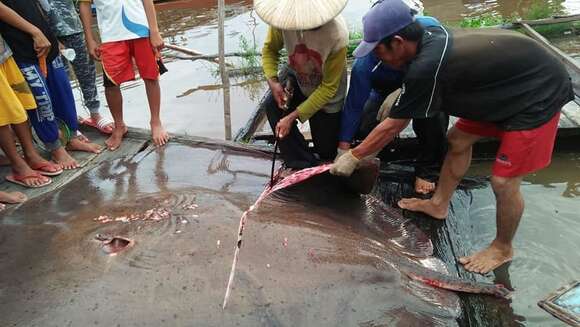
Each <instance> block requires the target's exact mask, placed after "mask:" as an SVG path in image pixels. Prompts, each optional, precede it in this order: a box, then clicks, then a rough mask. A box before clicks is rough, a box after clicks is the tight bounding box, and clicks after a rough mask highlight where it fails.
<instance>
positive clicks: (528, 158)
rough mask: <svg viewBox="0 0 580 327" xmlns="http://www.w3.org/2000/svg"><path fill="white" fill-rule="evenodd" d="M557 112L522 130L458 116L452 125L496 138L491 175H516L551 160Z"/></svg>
mask: <svg viewBox="0 0 580 327" xmlns="http://www.w3.org/2000/svg"><path fill="white" fill-rule="evenodd" d="M559 121H560V113H559V112H558V113H557V114H556V115H554V117H552V119H550V121H548V122H547V123H545V124H544V125H542V126H540V127H537V128H534V129H530V130H523V131H504V130H501V129H499V128H498V127H497V126H496V125H494V124H490V123H482V122H476V121H472V120H467V119H463V118H461V119H459V120H458V121H457V122H456V123H455V127H456V128H457V129H459V130H460V131H462V132H465V133H468V134H474V135H479V136H483V137H496V138H499V139H500V146H499V150H498V151H497V156H496V158H495V162H494V164H493V168H492V174H493V176H499V177H517V176H523V175H526V174H529V173H532V172H535V171H538V170H540V169H542V168H544V167H546V166H548V165H549V164H550V162H551V160H552V152H553V150H554V142H555V141H556V133H557V132H558V122H559Z"/></svg>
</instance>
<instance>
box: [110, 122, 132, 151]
mask: <svg viewBox="0 0 580 327" xmlns="http://www.w3.org/2000/svg"><path fill="white" fill-rule="evenodd" d="M125 134H127V126H125V125H122V126H119V127H115V128H114V129H113V133H112V134H111V136H110V137H109V138H108V139H107V140H106V141H105V144H106V145H107V148H108V149H109V150H111V151H115V150H117V149H118V148H119V146H121V142H122V141H123V136H125Z"/></svg>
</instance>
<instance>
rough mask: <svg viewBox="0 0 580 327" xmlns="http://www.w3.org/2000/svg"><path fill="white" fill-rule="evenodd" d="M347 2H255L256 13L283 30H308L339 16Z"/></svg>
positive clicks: (313, 0)
mask: <svg viewBox="0 0 580 327" xmlns="http://www.w3.org/2000/svg"><path fill="white" fill-rule="evenodd" d="M346 2H347V0H254V8H255V9H256V13H258V15H259V16H260V18H262V19H263V20H264V21H265V22H266V23H268V24H270V25H272V26H274V27H276V28H279V29H282V30H308V29H312V28H316V27H319V26H322V25H324V24H326V23H328V22H329V21H331V20H332V19H333V18H334V17H336V16H338V14H340V12H341V11H342V9H344V7H345V6H346Z"/></svg>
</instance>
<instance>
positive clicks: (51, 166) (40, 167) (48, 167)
mask: <svg viewBox="0 0 580 327" xmlns="http://www.w3.org/2000/svg"><path fill="white" fill-rule="evenodd" d="M29 166H30V168H32V169H33V170H36V171H37V172H38V173H39V174H41V175H44V176H51V177H52V176H58V175H60V174H62V172H63V169H62V168H61V167H60V166H59V165H57V164H55V163H53V162H50V161H46V162H43V163H39V164H36V165H29Z"/></svg>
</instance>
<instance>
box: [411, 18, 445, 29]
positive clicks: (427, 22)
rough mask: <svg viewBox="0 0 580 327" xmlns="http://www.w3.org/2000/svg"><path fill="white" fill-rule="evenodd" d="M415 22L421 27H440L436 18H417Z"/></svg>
mask: <svg viewBox="0 0 580 327" xmlns="http://www.w3.org/2000/svg"><path fill="white" fill-rule="evenodd" d="M417 22H418V23H419V24H421V26H423V27H433V26H441V23H440V22H439V21H438V20H437V18H435V17H431V16H417Z"/></svg>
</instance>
